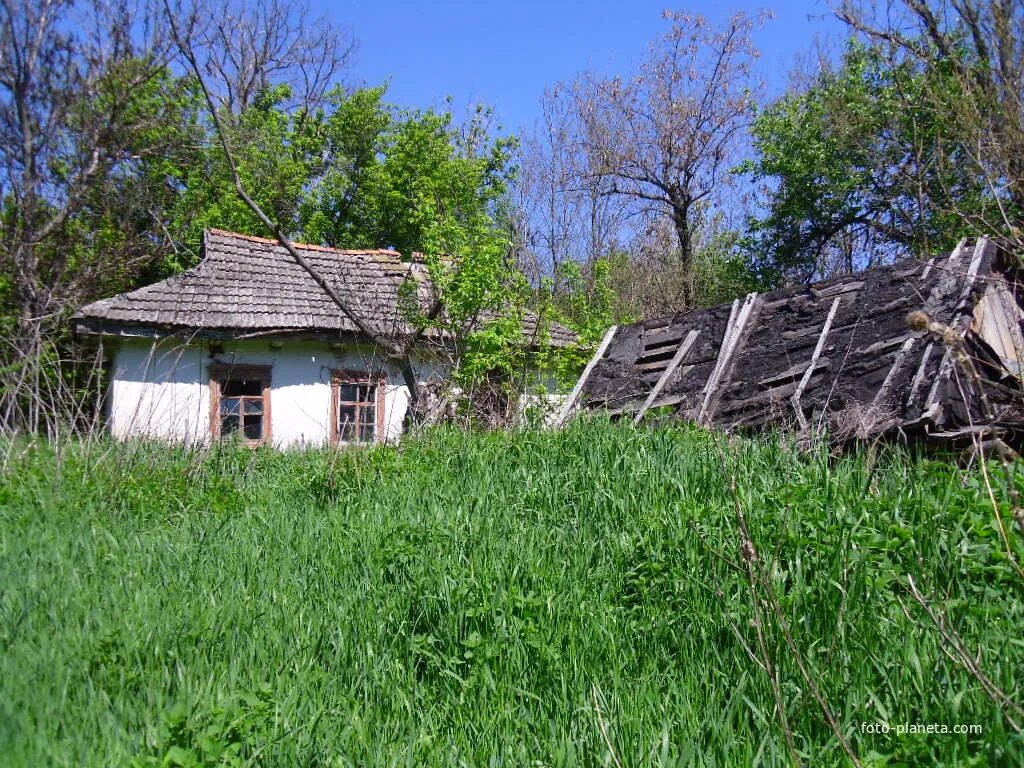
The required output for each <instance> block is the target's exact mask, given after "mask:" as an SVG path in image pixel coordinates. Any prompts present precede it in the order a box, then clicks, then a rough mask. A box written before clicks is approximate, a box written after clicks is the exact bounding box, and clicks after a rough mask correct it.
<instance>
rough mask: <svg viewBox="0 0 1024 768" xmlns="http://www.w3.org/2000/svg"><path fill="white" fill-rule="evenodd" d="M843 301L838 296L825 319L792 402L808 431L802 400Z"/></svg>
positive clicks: (797, 416) (803, 427) (803, 426)
mask: <svg viewBox="0 0 1024 768" xmlns="http://www.w3.org/2000/svg"><path fill="white" fill-rule="evenodd" d="M841 301H842V297H841V296H836V298H835V300H834V301H833V302H832V308H831V309H830V310H829V311H828V317H826V318H825V325H823V326H822V328H821V334H820V335H819V336H818V343H817V344H815V345H814V353H813V354H812V355H811V361H810V362H809V363H808V364H807V370H806V371H804V375H803V378H801V379H800V383H799V384H798V385H797V388H796V392H794V393H793V397H792V399H791V401H790V402H792V403H793V410H794V411H795V412H796V418H797V421H799V422H800V427H801V429H807V426H808V424H807V419H806V418H805V417H804V412H803V410H802V409H801V408H800V398H801V397H802V396H803V394H804V390H805V389H806V388H807V382H809V381H810V380H811V376H812V375H814V368H815V363H817V362H818V358H819V357H821V351H822V350H823V349H824V348H825V339H826V338H828V332H829V330H830V329H831V328H832V321H833V320H835V319H836V312H837V311H838V310H839V303H840V302H841Z"/></svg>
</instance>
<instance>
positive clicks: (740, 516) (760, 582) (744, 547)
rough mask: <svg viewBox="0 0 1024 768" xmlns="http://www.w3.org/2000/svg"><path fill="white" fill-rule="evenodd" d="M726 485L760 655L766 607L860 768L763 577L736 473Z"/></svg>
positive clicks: (791, 745) (793, 750)
mask: <svg viewBox="0 0 1024 768" xmlns="http://www.w3.org/2000/svg"><path fill="white" fill-rule="evenodd" d="M723 460H726V457H725V456H723ZM729 484H730V490H731V492H732V497H733V505H734V507H735V512H736V520H737V523H738V526H739V534H740V555H741V557H742V559H743V562H744V564H745V566H746V572H747V580H748V583H749V585H750V591H751V597H752V603H753V606H754V612H755V619H754V621H755V624H754V626H755V629H756V630H757V634H758V644H759V645H760V647H761V649H762V653H764V654H765V658H766V660H769V661H770V657H769V656H768V655H767V644H766V641H765V638H764V632H763V621H764V619H763V617H764V615H765V614H764V612H763V610H762V609H763V607H764V605H766V606H767V607H768V609H769V610H770V612H771V617H772V618H773V619H774V620H775V622H776V623H777V625H778V627H779V629H781V630H782V636H783V639H784V640H785V642H786V646H787V647H788V648H789V651H790V653H792V654H793V658H794V660H795V661H796V663H797V668H798V669H799V670H800V676H801V677H802V678H803V679H804V682H805V683H806V684H807V686H808V688H809V689H810V691H811V694H812V696H814V699H815V701H817V703H818V706H819V707H820V708H821V711H822V713H823V714H824V716H825V721H826V722H827V723H828V726H829V728H830V729H831V731H832V733H833V734H835V736H836V738H837V739H838V740H839V744H840V746H842V748H843V751H844V752H846V755H847V757H849V758H850V761H851V762H852V763H853V764H854V765H855V766H857V768H860V766H861V765H862V763H861V761H860V758H859V757H858V756H857V753H856V752H854V751H853V747H852V745H851V744H850V742H849V740H848V739H847V738H846V736H845V735H844V734H843V732H842V729H841V728H840V727H839V722H838V721H837V719H836V717H835V715H834V714H833V712H832V708H831V706H830V705H829V703H828V700H827V698H826V697H825V695H824V693H823V691H822V690H821V687H820V686H819V685H818V681H817V680H816V679H815V677H814V675H813V674H812V673H811V670H810V669H809V667H808V665H807V663H806V660H805V659H804V656H803V653H802V652H801V651H800V648H799V646H798V645H797V643H796V640H795V639H794V637H793V633H792V630H791V628H790V626H789V622H788V620H787V619H786V614H785V611H784V610H783V609H782V605H781V604H780V603H779V600H778V596H777V595H776V594H775V591H774V589H773V588H772V586H771V583H770V581H769V577H768V576H766V575H765V573H764V571H763V569H762V567H761V564H760V558H759V556H758V553H757V548H756V547H755V545H754V540H753V537H752V536H751V535H750V527H749V525H748V523H747V517H746V513H745V512H744V510H743V505H742V504H740V499H739V492H738V488H737V484H736V473H735V471H730V474H729ZM762 592H763V594H764V595H765V597H762V596H761V594H762ZM762 600H763V601H764V605H762ZM769 679H770V680H771V681H772V691H773V694H774V695H775V700H776V707H777V709H778V711H779V716H780V720H781V721H782V723H783V729H784V731H785V734H786V744H787V746H788V747H789V751H790V757H791V758H792V759H793V762H794V764H795V765H801V762H800V760H799V757H798V756H797V753H796V748H795V746H794V743H793V735H792V731H791V729H790V728H789V725H788V722H787V720H786V716H785V711H784V709H783V706H782V693H781V690H780V688H779V685H778V681H777V680H775V679H774V675H769Z"/></svg>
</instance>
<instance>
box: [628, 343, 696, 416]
mask: <svg viewBox="0 0 1024 768" xmlns="http://www.w3.org/2000/svg"><path fill="white" fill-rule="evenodd" d="M698 336H700V330H699V329H698V330H693V331H690V332H689V333H688V334H686V338H685V339H684V340H683V343H682V344H680V345H679V348H678V349H677V350H676V353H675V355H673V356H672V360H671V362H669V364H668V368H666V369H665V372H664V373H663V374H661V378H659V379H658V383H657V384H655V385H654V389H652V390H651V393H650V394H649V395H648V396H647V399H646V400H644V404H643V405H642V406H640V410H639V411H637V412H636V416H635V417H634V418H633V423H634V424H639V423H640V420H641V419H642V418H643V417H644V414H645V413H647V409H648V408H650V407H651V403H653V402H654V399H655V398H656V397H657V396H658V395H659V394H661V390H662V389H664V388H665V385H666V384H667V383H668V380H669V378H670V377H671V376H672V374H673V373H674V372H675V370H676V368H678V367H679V364H680V363H681V362H683V358H684V357H686V355H687V354H689V352H690V349H691V348H692V347H693V343H694V342H695V341H697V337H698Z"/></svg>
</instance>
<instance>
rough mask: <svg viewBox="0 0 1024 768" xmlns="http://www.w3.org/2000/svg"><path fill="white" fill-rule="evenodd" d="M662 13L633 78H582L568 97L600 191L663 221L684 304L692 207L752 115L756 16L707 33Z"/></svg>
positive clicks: (712, 186) (725, 164)
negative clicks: (660, 31) (660, 33)
mask: <svg viewBox="0 0 1024 768" xmlns="http://www.w3.org/2000/svg"><path fill="white" fill-rule="evenodd" d="M665 17H666V19H667V20H668V21H669V22H670V24H671V28H670V30H669V32H668V33H667V34H666V35H665V36H664V37H663V38H662V39H661V40H660V41H659V42H658V44H656V45H655V46H654V47H653V49H652V51H651V54H650V56H649V58H648V59H647V61H646V62H645V63H644V64H643V66H642V67H641V69H640V71H639V73H638V74H636V75H635V76H634V77H631V78H628V79H624V78H620V77H615V78H611V79H607V78H599V77H595V76H592V75H588V76H584V77H582V78H580V79H579V80H578V81H577V83H576V84H575V86H574V89H573V93H574V97H575V100H576V109H577V111H578V114H579V118H580V122H581V125H582V131H581V133H580V136H579V140H580V142H581V147H580V153H579V154H580V156H582V157H585V158H586V168H587V171H586V172H587V173H588V174H589V175H591V176H592V177H595V178H599V179H602V180H607V181H608V182H609V183H610V187H609V188H608V189H607V191H605V192H604V193H603V194H606V195H610V196H615V197H624V198H628V199H632V200H634V201H636V202H638V204H639V206H640V207H639V208H638V209H637V212H638V213H640V214H646V213H653V214H655V215H658V216H668V217H669V219H670V220H671V222H672V226H673V229H674V232H675V237H676V241H677V245H678V251H677V259H678V267H679V269H680V271H681V272H682V274H683V275H684V276H685V279H684V281H683V283H684V284H683V289H682V290H683V293H682V300H683V303H684V304H690V303H691V302H692V298H693V286H692V274H693V261H694V253H695V244H694V215H695V210H696V206H698V205H700V204H701V203H702V202H704V201H706V200H709V199H713V198H714V197H715V196H716V195H718V194H719V192H720V186H721V185H723V184H724V183H726V182H727V181H728V175H729V174H728V170H729V168H730V167H731V164H732V162H733V161H734V160H735V159H736V150H737V148H738V146H739V144H740V142H741V140H742V138H743V135H744V129H745V128H746V127H747V126H748V125H749V123H750V121H751V119H752V117H753V112H754V108H755V105H756V103H757V100H758V97H759V95H760V92H761V86H760V84H759V82H758V81H757V80H756V78H755V77H754V73H753V64H754V62H755V60H756V59H757V57H758V52H757V50H756V48H755V47H754V45H753V43H752V42H751V37H750V36H751V33H752V32H753V30H754V29H755V27H756V26H758V24H760V23H761V20H760V19H753V18H750V17H748V16H746V15H744V14H737V15H736V16H734V17H733V18H732V19H731V20H730V21H729V22H728V23H727V24H726V25H725V26H724V28H722V29H716V28H714V27H712V26H711V25H710V24H709V23H708V22H707V20H706V19H704V18H703V17H701V16H692V15H689V14H684V13H675V12H666V14H665Z"/></svg>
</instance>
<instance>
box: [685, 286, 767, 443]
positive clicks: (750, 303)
mask: <svg viewBox="0 0 1024 768" xmlns="http://www.w3.org/2000/svg"><path fill="white" fill-rule="evenodd" d="M757 296H758V294H757V291H753V292H751V293H748V294H747V297H746V299H744V300H743V307H742V308H740V309H739V311H737V303H738V300H737V301H734V302H733V305H732V308H733V312H732V313H731V314H730V315H729V320H730V323H729V325H728V326H726V329H725V334H724V335H723V337H722V348H721V350H720V351H719V354H718V360H717V361H716V362H715V368H714V370H713V371H712V372H711V375H710V376H708V380H707V382H706V383H705V384H704V401H703V402H702V403H701V406H700V411H699V412H698V413H697V423H698V424H704V425H706V424H707V423H708V421H709V420H710V419H711V415H712V414H713V413H714V406H715V404H716V402H717V397H718V396H719V395H720V393H719V391H718V389H719V384H720V383H721V382H722V380H723V379H725V378H727V373H728V372H729V370H731V366H732V362H733V358H734V355H735V352H736V348H737V346H739V341H740V338H741V337H742V335H743V330H744V328H745V326H746V324H747V321H748V320H749V318H750V315H751V313H752V312H753V309H754V305H755V304H756V303H757Z"/></svg>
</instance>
